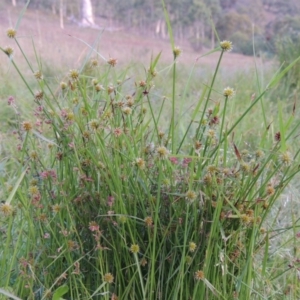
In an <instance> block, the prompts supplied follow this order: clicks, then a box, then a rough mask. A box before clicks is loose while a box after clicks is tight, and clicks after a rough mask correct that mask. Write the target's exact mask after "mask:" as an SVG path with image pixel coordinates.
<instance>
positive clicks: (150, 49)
mask: <svg viewBox="0 0 300 300" xmlns="http://www.w3.org/2000/svg"><path fill="white" fill-rule="evenodd" d="M20 10H21V8H20V7H17V8H12V7H9V8H6V9H2V11H0V26H1V28H3V30H6V28H8V27H14V25H15V23H16V21H17V19H18V16H19V13H20ZM99 35H100V39H99V43H98V51H99V52H100V53H101V54H102V55H103V56H104V57H105V58H109V57H116V58H117V59H118V61H119V62H120V63H121V64H122V63H123V64H125V65H128V63H129V62H132V61H134V62H137V61H138V62H142V63H148V62H149V60H150V58H151V54H152V53H154V54H157V53H159V52H160V51H162V56H161V62H168V63H169V62H171V61H172V51H171V46H170V43H169V40H160V39H155V38H153V37H146V36H141V35H138V34H137V33H133V32H128V31H125V30H119V31H106V30H104V31H101V30H95V29H88V28H79V27H78V26H77V25H76V24H71V23H68V22H66V24H65V29H64V30H62V29H61V28H60V27H59V19H58V16H55V15H52V14H50V13H45V12H40V11H34V10H27V11H26V13H25V15H24V17H23V19H22V22H21V26H20V27H19V32H18V37H19V40H20V43H21V46H22V48H23V49H24V51H25V52H26V53H27V54H28V53H32V54H33V47H32V39H34V42H35V44H36V48H37V52H38V53H39V54H40V55H41V56H42V57H43V60H44V61H45V62H47V63H48V64H50V65H51V64H53V63H55V65H57V66H61V67H62V68H64V67H66V68H68V69H69V68H71V67H74V64H75V62H76V61H79V60H80V59H82V58H83V57H85V55H86V52H87V51H88V47H87V46H86V45H85V44H84V43H83V42H81V41H80V40H83V41H85V42H86V43H88V44H90V45H92V44H93V43H94V41H95V40H96V39H97V36H99ZM3 36H4V35H1V36H0V44H1V45H6V44H9V42H10V41H9V40H8V39H6V40H4V38H3ZM21 37H22V38H21ZM178 45H179V46H180V47H181V48H182V50H183V54H184V55H182V57H181V58H180V62H181V63H183V64H187V65H191V64H193V63H194V62H195V61H196V60H197V58H199V56H201V55H202V54H204V52H203V53H197V52H195V51H194V50H193V49H192V48H191V47H190V46H189V45H188V44H187V43H186V42H178ZM249 46H251V45H249ZM251 47H252V46H251ZM217 56H218V54H213V55H210V56H207V57H204V58H201V60H200V61H199V64H200V65H204V66H211V67H213V68H214V67H215V63H216V58H217ZM15 58H16V59H18V58H19V53H16V54H15ZM1 60H3V58H1ZM251 66H253V58H252V57H249V56H244V55H241V54H236V53H230V54H229V55H227V56H226V58H224V61H223V67H224V68H227V67H231V68H233V69H241V68H242V69H245V68H246V69H247V68H249V67H251Z"/></svg>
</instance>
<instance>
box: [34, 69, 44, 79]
mask: <svg viewBox="0 0 300 300" xmlns="http://www.w3.org/2000/svg"><path fill="white" fill-rule="evenodd" d="M33 76H34V77H35V78H36V79H37V80H42V79H43V74H42V72H41V71H40V70H38V71H36V72H34V73H33Z"/></svg>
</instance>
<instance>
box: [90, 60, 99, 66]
mask: <svg viewBox="0 0 300 300" xmlns="http://www.w3.org/2000/svg"><path fill="white" fill-rule="evenodd" d="M98 64H99V63H98V60H97V59H92V60H91V66H92V67H97V66H98Z"/></svg>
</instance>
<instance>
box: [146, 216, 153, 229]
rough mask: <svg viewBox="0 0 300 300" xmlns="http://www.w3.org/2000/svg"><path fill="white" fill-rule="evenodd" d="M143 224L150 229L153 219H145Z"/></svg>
mask: <svg viewBox="0 0 300 300" xmlns="http://www.w3.org/2000/svg"><path fill="white" fill-rule="evenodd" d="M145 224H146V225H147V226H148V227H151V226H152V225H153V219H152V217H146V218H145Z"/></svg>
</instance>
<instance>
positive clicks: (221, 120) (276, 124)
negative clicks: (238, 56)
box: [0, 36, 300, 300]
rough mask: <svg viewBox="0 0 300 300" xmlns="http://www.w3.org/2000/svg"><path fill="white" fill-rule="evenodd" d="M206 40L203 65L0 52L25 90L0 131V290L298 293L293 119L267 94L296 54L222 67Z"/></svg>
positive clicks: (293, 113) (163, 295)
mask: <svg viewBox="0 0 300 300" xmlns="http://www.w3.org/2000/svg"><path fill="white" fill-rule="evenodd" d="M14 40H15V41H16V42H17V41H18V36H16V37H15V38H14ZM17 46H18V44H17ZM173 48H174V45H173ZM1 49H2V48H1ZM2 50H3V49H2ZM215 51H219V53H220V58H219V60H218V61H216V68H215V70H208V71H207V73H206V74H205V76H204V78H203V76H199V74H198V73H197V72H199V71H198V65H197V64H196V65H195V66H194V67H192V66H191V68H190V69H189V70H188V68H186V67H180V66H178V65H177V59H178V57H177V56H174V60H173V61H172V62H170V65H169V66H166V65H165V64H160V54H158V55H157V56H156V57H155V56H154V57H153V58H152V60H151V62H150V63H149V66H148V67H146V68H143V67H141V68H138V65H129V66H125V67H119V65H118V64H117V65H116V66H113V65H112V64H110V63H109V61H104V62H103V60H102V59H101V57H97V61H98V63H99V64H100V65H96V64H95V65H94V66H93V65H92V64H91V60H90V58H89V57H90V54H88V55H87V59H86V60H84V61H83V64H82V65H81V67H80V68H78V70H76V69H75V70H71V71H70V72H69V73H68V74H56V71H55V70H49V69H47V70H45V72H44V69H43V65H42V64H41V63H40V60H39V58H38V56H36V59H35V61H34V62H30V61H29V58H28V57H27V56H26V53H24V59H25V61H27V63H28V69H27V71H26V72H23V71H20V70H19V67H18V64H19V62H18V61H15V60H14V58H13V57H10V59H8V64H11V67H14V68H15V69H16V70H17V72H18V73H19V75H20V78H21V79H22V81H23V84H22V85H20V83H19V84H18V86H17V87H14V86H13V85H12V87H13V88H15V89H17V88H18V87H19V86H22V89H24V87H25V89H27V92H26V93H27V95H31V96H28V98H31V99H30V100H28V101H30V103H27V108H25V109H24V105H23V104H22V103H21V101H20V102H18V100H17V99H16V100H14V101H15V102H11V105H10V108H11V112H10V113H11V114H12V116H13V118H11V119H13V121H12V122H11V124H8V125H6V128H7V130H9V132H12V131H14V135H13V136H11V135H7V134H5V131H3V133H2V135H3V139H4V140H5V141H6V143H5V144H4V143H3V147H2V149H1V155H2V157H1V162H0V167H1V169H0V170H1V177H0V179H1V186H2V189H1V198H2V199H3V200H4V201H3V202H2V203H1V206H0V237H1V241H2V242H1V244H0V256H1V260H0V270H1V275H0V288H1V289H0V294H3V295H6V296H8V295H9V294H14V295H16V296H17V297H19V298H21V299H61V298H62V297H64V298H65V299H117V298H116V297H118V299H182V300H186V299H235V298H237V299H297V298H299V293H300V291H299V284H298V277H297V276H298V275H297V272H298V271H297V268H298V267H299V266H298V265H299V262H298V261H297V255H299V253H298V252H299V250H297V249H298V248H297V247H298V243H299V241H298V240H297V239H298V237H297V233H298V230H299V215H297V213H296V212H295V211H294V210H293V209H291V205H292V204H291V203H294V202H292V200H291V199H290V197H291V196H290V195H292V194H295V193H294V192H293V189H296V190H297V186H296V185H297V183H296V175H297V173H298V161H299V158H298V154H299V148H298V143H297V139H296V138H295V137H296V135H297V130H298V127H299V124H300V123H299V118H297V110H295V109H293V106H292V104H291V105H289V106H287V107H283V106H282V105H280V101H279V102H278V103H279V104H278V103H277V101H275V100H274V99H270V98H269V94H270V93H269V90H270V89H273V90H275V89H276V88H277V87H278V84H279V79H281V77H283V76H284V75H285V74H286V72H287V71H289V70H290V69H291V67H292V66H293V65H294V64H295V62H292V63H291V64H290V65H289V66H287V67H286V69H283V70H282V69H280V70H279V71H278V72H277V73H276V74H275V76H274V77H270V78H268V75H265V74H263V75H261V76H259V75H258V73H259V72H258V70H254V71H253V74H252V73H248V74H243V73H242V74H236V75H234V74H230V76H221V75H220V73H222V72H224V69H222V58H223V56H226V55H227V53H226V52H225V51H224V50H222V49H221V48H220V47H218V48H217V49H215ZM183 55H184V54H183ZM33 65H35V66H39V67H38V68H36V69H35V68H33V67H32V66H33ZM22 69H24V67H23V68H22ZM36 71H40V73H41V74H42V75H43V76H42V77H39V76H37V74H36V73H35V72H36ZM47 73H48V74H55V79H56V80H53V76H52V75H51V76H47V75H46V74H47ZM228 73H230V70H228ZM34 74H35V76H34ZM34 77H36V79H34ZM62 81H64V82H65V83H66V85H65V86H64V85H62V84H61V82H62ZM268 82H269V83H268ZM228 86H233V88H234V90H235V94H234V95H233V96H231V94H230V92H229V93H228V90H226V88H227V87H228ZM10 91H13V89H12V90H10ZM226 91H227V92H226ZM12 94H14V93H13V92H12ZM25 107H26V105H25ZM277 111H278V112H277ZM275 112H276V113H275ZM37 121H38V122H37ZM276 133H277V134H276ZM279 133H280V138H279ZM275 134H276V137H277V138H276V139H275V138H274V136H275ZM8 142H9V143H8ZM286 199H288V201H287V200H286ZM283 201H285V202H284V203H285V205H283ZM280 209H284V211H285V212H287V211H289V216H291V218H290V219H289V220H285V219H284V215H283V214H281V212H280ZM4 291H6V292H4ZM3 297H5V296H2V298H3ZM4 299H5V298H4ZM16 299H17V298H16Z"/></svg>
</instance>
